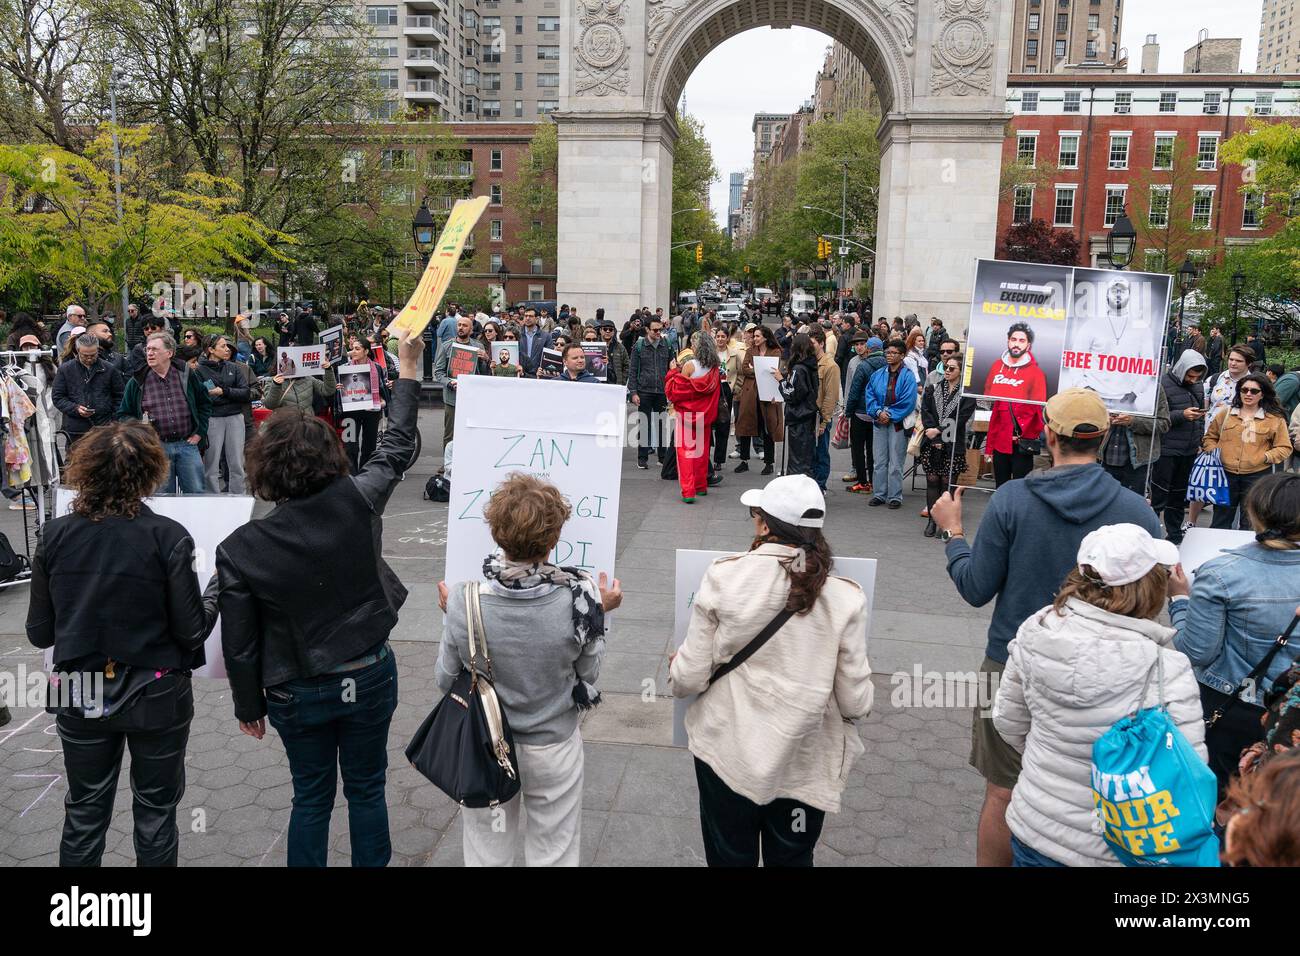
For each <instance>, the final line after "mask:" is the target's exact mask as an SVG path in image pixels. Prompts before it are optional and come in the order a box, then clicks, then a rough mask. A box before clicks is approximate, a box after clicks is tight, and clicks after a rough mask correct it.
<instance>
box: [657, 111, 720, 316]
mask: <svg viewBox="0 0 1300 956" xmlns="http://www.w3.org/2000/svg"><path fill="white" fill-rule="evenodd" d="M677 129H678V134H679V135H678V139H677V146H676V148H675V149H674V150H673V194H672V204H673V213H674V215H673V216H672V232H671V236H672V244H673V245H674V246H676V245H677V244H678V243H683V242H688V241H689V242H691V243H692V244H691V245H687V246H683V247H682V248H680V249H674V250H673V252H672V265H671V269H670V278H669V282H670V284H671V286H672V288H674V289H677V290H679V291H680V290H682V289H694V288H696V287H697V286H699V284H700V282H701V281H702V280H703V278H704V277H705V276H706V275H709V274H711V271H712V270H711V267H714V266H716V265H718V264H720V263H724V262H725V256H723V255H721V254H720V253H721V250H722V248H723V246H722V239H723V237H722V234H721V230H720V229H719V228H718V225H717V223H715V222H714V221H713V216H712V215H711V214H710V212H709V187H710V186H712V185H713V183H714V181H715V180H716V179H717V178H718V167H717V165H716V164H715V163H714V161H713V149H712V148H711V147H710V146H709V141H708V140H707V139H706V138H705V136H704V125H703V124H702V123H700V121H699V120H698V119H696V118H695V117H694V116H691V115H690V114H689V113H687V114H681V113H679V114H678V115H677ZM687 209H689V210H693V211H691V212H684V211H682V210H687ZM697 241H698V242H700V243H703V245H704V248H705V257H706V258H705V262H703V263H697V262H696V261H695V245H694V243H695V242H697Z"/></svg>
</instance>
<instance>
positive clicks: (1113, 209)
mask: <svg viewBox="0 0 1300 956" xmlns="http://www.w3.org/2000/svg"><path fill="white" fill-rule="evenodd" d="M1127 192H1128V187H1127V186H1107V187H1106V217H1105V219H1104V221H1103V223H1102V224H1103V225H1105V226H1107V227H1110V226H1113V225H1115V223H1117V222H1119V217H1120V216H1122V215H1124V195H1125V193H1127Z"/></svg>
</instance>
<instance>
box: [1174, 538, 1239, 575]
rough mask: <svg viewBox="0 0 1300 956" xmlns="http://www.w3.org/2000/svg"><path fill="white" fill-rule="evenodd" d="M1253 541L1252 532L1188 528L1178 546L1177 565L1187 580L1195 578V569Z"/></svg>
mask: <svg viewBox="0 0 1300 956" xmlns="http://www.w3.org/2000/svg"><path fill="white" fill-rule="evenodd" d="M1254 540H1255V533H1254V532H1253V531H1230V530H1228V529H1227V528H1188V529H1187V533H1186V534H1185V535H1183V543H1182V544H1180V545H1179V546H1178V563H1179V564H1181V565H1182V566H1183V572H1184V573H1185V574H1186V575H1187V576H1188V577H1189V578H1195V577H1196V569H1197V568H1199V567H1200V566H1201V565H1202V564H1204V563H1205V562H1206V561H1209V560H1210V559H1211V558H1217V557H1218V556H1219V555H1220V554H1222V553H1223V552H1224V551H1230V550H1232V549H1233V548H1240V547H1241V546H1242V545H1243V544H1250V543H1251V542H1253V541H1254Z"/></svg>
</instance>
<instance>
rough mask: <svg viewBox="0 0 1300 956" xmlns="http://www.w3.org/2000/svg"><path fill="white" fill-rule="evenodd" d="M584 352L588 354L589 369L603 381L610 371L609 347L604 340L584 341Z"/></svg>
mask: <svg viewBox="0 0 1300 956" xmlns="http://www.w3.org/2000/svg"><path fill="white" fill-rule="evenodd" d="M582 353H583V354H584V355H586V356H587V371H588V372H590V373H591V374H592V375H594V376H596V378H598V379H600V380H601V381H602V382H603V381H605V375H606V373H607V372H608V371H609V349H608V346H606V345H605V343H604V342H583V343H582Z"/></svg>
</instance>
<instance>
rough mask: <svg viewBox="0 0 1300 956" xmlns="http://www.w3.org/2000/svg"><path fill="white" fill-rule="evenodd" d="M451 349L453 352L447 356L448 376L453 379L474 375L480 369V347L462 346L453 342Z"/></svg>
mask: <svg viewBox="0 0 1300 956" xmlns="http://www.w3.org/2000/svg"><path fill="white" fill-rule="evenodd" d="M449 347H450V348H451V352H450V353H449V354H448V356H447V374H448V375H450V376H451V377H452V378H460V377H461V376H462V375H473V374H474V370H475V369H476V368H477V367H478V357H479V356H480V355H481V354H482V351H481V350H480V349H479V347H478V346H477V345H461V344H460V343H459V342H452V343H451V344H450V346H449Z"/></svg>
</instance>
